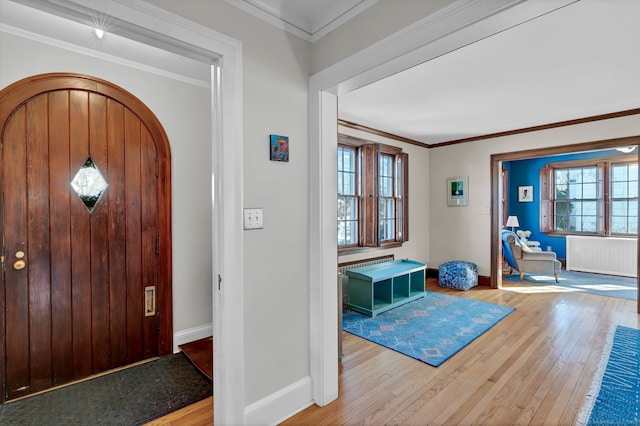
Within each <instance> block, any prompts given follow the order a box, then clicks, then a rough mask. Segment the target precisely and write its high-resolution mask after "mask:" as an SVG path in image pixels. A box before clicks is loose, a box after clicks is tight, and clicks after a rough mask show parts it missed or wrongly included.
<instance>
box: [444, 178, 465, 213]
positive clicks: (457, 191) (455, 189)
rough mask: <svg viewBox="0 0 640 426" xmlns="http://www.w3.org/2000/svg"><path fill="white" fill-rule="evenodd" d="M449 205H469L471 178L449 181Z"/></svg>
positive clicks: (451, 179)
mask: <svg viewBox="0 0 640 426" xmlns="http://www.w3.org/2000/svg"><path fill="white" fill-rule="evenodd" d="M447 205H448V206H467V205H469V178H468V177H456V178H449V179H447Z"/></svg>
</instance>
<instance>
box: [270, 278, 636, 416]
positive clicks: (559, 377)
mask: <svg viewBox="0 0 640 426" xmlns="http://www.w3.org/2000/svg"><path fill="white" fill-rule="evenodd" d="M427 289H428V290H430V291H438V292H443V293H447V294H452V295H455V296H460V297H466V298H471V299H477V300H482V301H486V302H490V303H497V304H501V305H506V306H512V307H515V308H516V311H515V312H514V313H513V314H511V315H509V316H508V317H507V318H505V319H504V320H502V321H501V322H500V323H498V324H497V325H496V326H495V327H493V328H492V329H490V330H489V331H487V333H485V334H484V335H482V336H481V337H479V338H478V339H477V340H476V341H474V342H472V343H471V344H470V345H469V346H467V347H466V348H465V349H464V350H463V351H461V352H459V353H458V354H456V355H454V356H453V357H452V358H450V359H449V360H447V361H446V362H445V363H444V364H442V365H441V366H440V367H437V368H435V367H431V366H428V365H426V364H424V363H421V362H419V361H416V360H413V359H410V358H408V357H404V358H405V359H408V360H409V365H407V364H405V362H404V361H399V360H400V359H401V358H402V357H403V356H402V355H400V354H396V353H393V354H394V356H393V357H391V356H390V355H386V356H385V355H383V352H380V351H379V350H376V347H378V345H376V344H374V343H371V342H368V341H366V340H363V339H358V338H355V337H353V336H351V335H350V334H348V333H345V334H344V341H345V342H348V344H345V346H344V357H343V361H342V373H341V375H340V381H339V385H340V391H341V392H340V395H341V397H340V400H339V401H340V402H338V401H336V402H334V403H332V404H329V405H327V406H326V407H323V408H320V407H317V406H313V407H309V408H307V409H306V410H304V411H302V412H300V413H298V414H296V415H295V416H293V417H292V418H290V419H288V420H286V421H285V422H283V423H282V424H283V425H307V424H373V425H377V424H407V425H411V424H486V425H505V424H523V425H524V424H545V425H546V424H552V425H553V424H557V425H565V424H575V423H576V421H577V419H578V415H579V413H580V410H581V409H582V406H583V404H584V401H585V399H586V396H587V393H588V391H589V389H590V387H591V382H592V379H593V376H594V373H595V371H596V369H597V367H598V364H599V362H600V359H601V357H602V352H603V347H604V344H605V341H606V339H607V336H608V335H609V331H610V329H611V327H612V326H615V325H617V324H621V325H626V326H630V327H635V328H637V327H638V316H637V314H636V312H635V309H636V303H635V301H628V300H623V299H615V298H607V297H602V296H595V295H591V294H581V293H577V292H568V293H567V292H560V291H545V289H544V288H540V287H534V286H528V285H526V284H520V283H508V284H505V286H504V288H503V289H502V290H491V289H487V288H474V289H472V290H470V291H466V292H459V291H456V290H450V289H442V288H440V287H438V286H437V282H436V281H434V280H430V281H428V283H427ZM389 352H390V353H391V351H389ZM371 357H375V358H376V359H375V360H372V359H371ZM379 361H380V362H379ZM388 363H394V365H395V366H396V368H397V369H398V370H397V372H396V374H391V373H390V371H391V370H392V369H393V366H389V365H388ZM372 368H373V369H378V370H379V371H378V372H379V373H382V372H386V374H387V375H388V377H389V378H388V380H389V382H388V383H386V384H385V385H382V386H378V387H371V386H370V385H371V384H372V383H373V382H371V381H369V382H367V381H366V380H363V378H366V377H371V376H372V375H374V374H375V373H373V372H372V371H370V370H371V369H372ZM380 377H382V376H379V378H380ZM375 383H377V384H379V383H380V382H379V381H378V382H375ZM354 393H355V394H354ZM365 394H377V395H378V396H364V395H365ZM375 401H378V404H371V402H375ZM328 419H329V420H330V421H326V422H325V420H328Z"/></svg>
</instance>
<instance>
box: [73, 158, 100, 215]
mask: <svg viewBox="0 0 640 426" xmlns="http://www.w3.org/2000/svg"><path fill="white" fill-rule="evenodd" d="M71 186H72V187H73V190H74V191H76V194H78V196H79V197H80V199H81V200H82V202H83V203H84V205H85V206H87V209H89V211H92V210H93V207H94V206H95V205H96V203H97V202H98V200H99V199H100V196H101V195H102V193H103V192H104V191H105V190H106V189H107V186H108V184H107V182H106V181H105V180H104V178H103V177H102V175H101V174H100V171H99V170H98V168H97V167H96V165H95V163H94V162H93V160H92V159H91V157H89V158H87V161H85V162H84V164H83V166H82V167H81V168H80V170H78V173H76V176H75V177H74V178H73V180H72V181H71Z"/></svg>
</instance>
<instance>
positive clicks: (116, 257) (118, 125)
mask: <svg viewBox="0 0 640 426" xmlns="http://www.w3.org/2000/svg"><path fill="white" fill-rule="evenodd" d="M107 117H108V120H109V122H108V123H107V125H108V128H107V138H108V142H107V144H108V148H107V149H108V157H109V164H108V176H109V188H108V189H107V193H106V194H105V195H106V196H107V199H106V200H105V201H106V202H107V204H108V208H109V253H110V255H109V283H110V286H109V289H110V292H109V304H110V312H109V315H110V317H109V322H110V330H109V332H110V335H111V361H112V362H113V363H114V364H117V365H124V364H126V363H127V359H128V357H127V328H126V325H127V281H126V274H125V268H124V264H125V258H126V250H122V247H126V245H125V243H126V232H124V230H125V229H126V222H125V220H126V210H125V204H124V197H123V194H124V189H125V180H124V163H125V158H124V146H125V137H124V107H123V105H122V104H120V103H118V102H115V101H113V100H108V101H107Z"/></svg>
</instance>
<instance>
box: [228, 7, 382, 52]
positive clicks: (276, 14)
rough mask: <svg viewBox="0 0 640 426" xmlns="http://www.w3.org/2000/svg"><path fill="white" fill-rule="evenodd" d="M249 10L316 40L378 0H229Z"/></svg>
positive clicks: (311, 40) (310, 39)
mask: <svg viewBox="0 0 640 426" xmlns="http://www.w3.org/2000/svg"><path fill="white" fill-rule="evenodd" d="M225 1H226V2H227V3H230V4H232V5H234V6H236V7H239V8H240V9H243V10H244V11H245V12H249V13H251V14H252V15H254V16H257V17H258V18H260V19H263V20H265V21H267V22H269V23H271V24H273V25H276V26H278V27H280V28H282V29H285V30H287V31H289V32H291V33H293V34H295V35H297V36H298V37H301V38H303V39H304V40H307V41H310V42H314V41H317V40H319V39H320V38H322V37H324V36H325V35H326V34H328V33H329V32H331V31H332V30H334V29H336V28H337V27H338V26H340V25H342V24H344V23H345V22H347V21H348V20H349V19H351V18H353V17H354V16H356V15H357V14H359V13H361V12H363V11H364V10H366V9H367V8H368V7H370V6H372V5H373V4H375V3H376V2H377V1H378V0H225Z"/></svg>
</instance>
